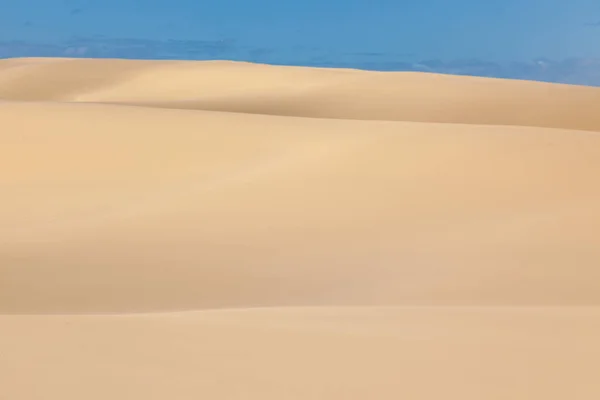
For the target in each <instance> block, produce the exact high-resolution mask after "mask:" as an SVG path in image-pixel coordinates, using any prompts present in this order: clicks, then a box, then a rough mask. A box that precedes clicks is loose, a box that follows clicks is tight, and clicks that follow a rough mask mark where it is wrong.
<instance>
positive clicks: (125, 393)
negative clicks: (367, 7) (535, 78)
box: [0, 58, 600, 400]
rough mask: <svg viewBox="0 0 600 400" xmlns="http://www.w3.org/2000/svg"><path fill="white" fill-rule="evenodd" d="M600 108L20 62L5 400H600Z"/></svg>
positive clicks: (215, 73) (428, 83)
mask: <svg viewBox="0 0 600 400" xmlns="http://www.w3.org/2000/svg"><path fill="white" fill-rule="evenodd" d="M599 107H600V89H599V88H591V87H581V86H570V85H557V84H548V83H538V82H526V81H509V80H500V79H487V78H475V77H458V76H449V75H436V74H420V73H406V72H397V73H389V72H386V73H383V72H367V71H359V70H342V69H339V70H336V69H317V68H301V67H283V66H267V65H256V64H249V63H234V62H225V61H211V62H180V61H133V60H86V59H78V60H75V59H44V58H40V59H7V60H0V399H2V400H4V399H10V400H38V399H39V400H42V399H44V400H47V399H50V400H58V399H60V400H75V399H81V398H85V399H107V398H111V399H128V400H136V399H140V400H141V399H144V400H146V399H166V398H169V399H176V400H179V399H185V400H187V399H190V400H191V399H198V398H210V399H226V400H230V399H261V400H262V399H264V400H269V399H273V400H275V399H278V400H279V399H292V400H295V399H319V400H320V399H367V398H374V399H375V398H376V399H390V400H391V399H400V398H407V399H419V400H421V399H423V400H432V399H440V398H443V399H457V400H459V399H460V400H480V399H494V400H495V399H498V400H500V399H515V400H521V399H522V400H525V399H528V400H529V399H543V400H553V399H566V398H568V399H578V400H579V399H584V400H587V399H590V400H591V399H598V398H600V377H599V376H600V375H599V373H598V371H600V339H598V338H600V205H599V204H600V184H599V183H598V182H599V181H600V112H598V109H599Z"/></svg>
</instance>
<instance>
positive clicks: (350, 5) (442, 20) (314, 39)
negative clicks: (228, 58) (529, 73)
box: [0, 0, 600, 61]
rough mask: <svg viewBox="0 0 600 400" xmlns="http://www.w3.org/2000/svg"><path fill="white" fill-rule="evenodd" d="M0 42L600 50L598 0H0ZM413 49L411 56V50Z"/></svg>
mask: <svg viewBox="0 0 600 400" xmlns="http://www.w3.org/2000/svg"><path fill="white" fill-rule="evenodd" d="M0 10H1V13H0V39H4V40H11V39H20V40H27V41H40V40H45V41H60V40H62V39H66V38H68V37H71V36H87V35H98V34H100V35H106V36H111V37H130V38H149V39H167V38H174V39H195V40H202V39H207V40H218V39H229V40H235V41H236V42H237V43H240V44H242V45H245V46H251V47H267V48H278V49H281V48H290V47H292V46H307V47H318V48H322V49H325V50H333V51H339V52H382V53H386V54H405V55H407V57H411V58H415V59H427V58H441V59H456V58H480V59H487V60H498V61H503V60H525V59H531V58H535V57H549V58H566V57H600V26H598V27H593V26H589V25H588V24H592V23H594V22H598V21H600V1H599V0H454V1H448V0H368V1H367V0H296V1H289V0H287V1H286V0H254V1H252V0H204V1H203V0H0ZM408 55H410V56H408Z"/></svg>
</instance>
